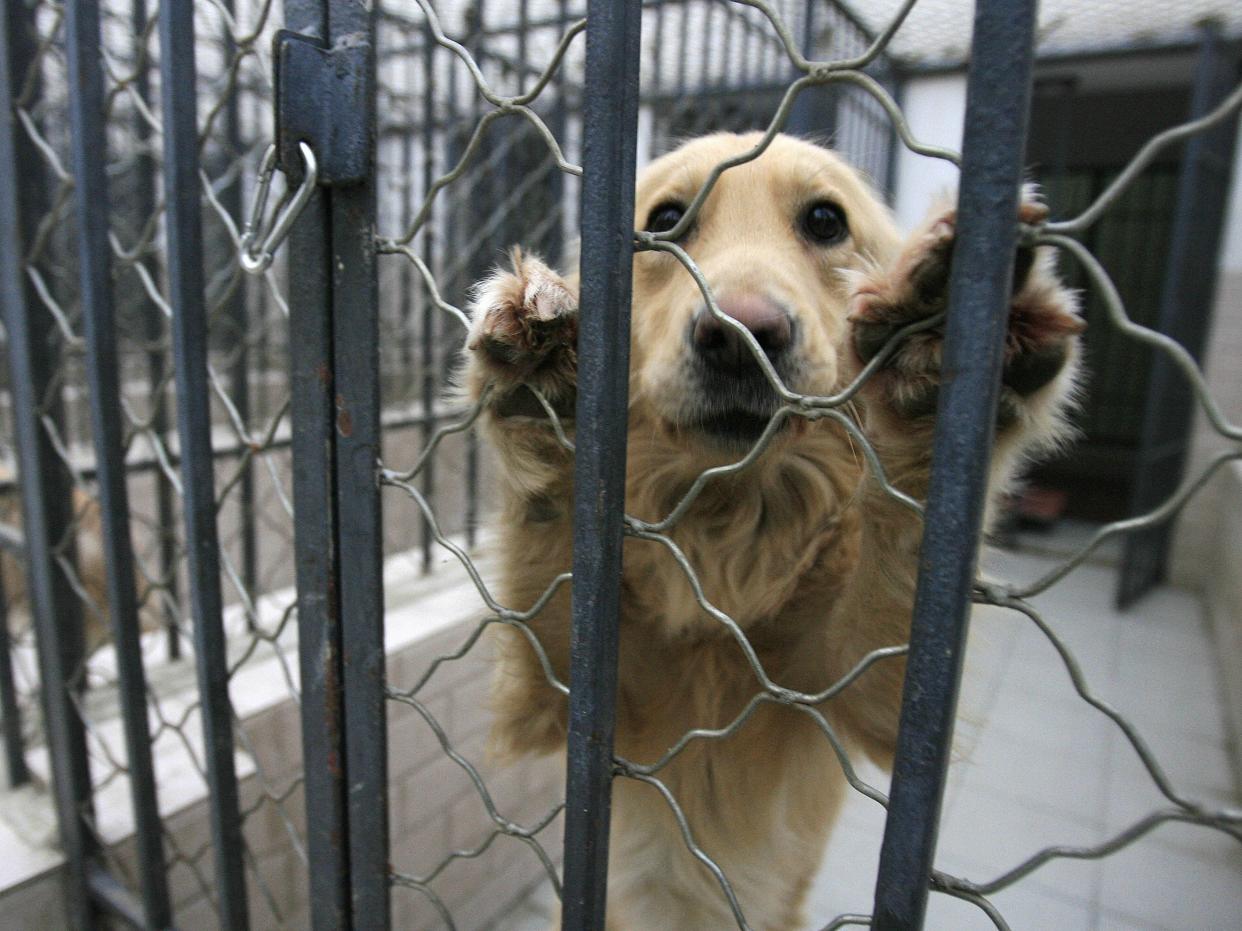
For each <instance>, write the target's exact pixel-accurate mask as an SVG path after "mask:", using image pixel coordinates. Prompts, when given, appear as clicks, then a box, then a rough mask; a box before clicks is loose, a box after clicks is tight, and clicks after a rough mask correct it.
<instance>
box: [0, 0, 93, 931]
mask: <svg viewBox="0 0 1242 931" xmlns="http://www.w3.org/2000/svg"><path fill="white" fill-rule="evenodd" d="M37 47H38V32H37V29H36V26H35V21H34V11H33V9H32V8H31V7H29V6H28V5H26V4H24V3H6V4H5V5H4V8H3V11H0V307H3V308H4V317H5V329H6V331H7V336H8V351H9V376H10V380H11V386H12V392H13V420H14V445H15V446H16V449H17V457H18V474H19V475H21V477H22V483H21V492H22V514H23V518H22V519H23V524H22V527H23V530H24V533H25V537H26V543H27V558H26V576H27V590H28V592H29V593H30V610H31V616H32V618H33V621H34V628H35V637H36V647H37V650H38V656H39V674H40V677H41V679H42V682H43V688H42V699H43V714H44V726H45V728H46V731H47V741H48V750H49V752H50V756H51V762H52V784H53V786H52V787H53V791H54V793H55V799H56V813H57V819H58V822H59V827H60V842H61V847H62V849H63V850H64V853H65V858H66V862H67V869H66V871H65V886H64V889H65V895H66V899H67V901H66V907H65V911H66V912H67V915H68V918H69V921H70V923H71V925H72V927H74V928H77V929H85V928H89V927H91V926H92V924H93V923H94V920H95V909H94V906H93V904H92V902H91V896H90V890H89V889H88V887H87V880H86V865H87V862H88V860H90V859H91V858H92V857H93V856H94V855H95V854H96V852H97V849H98V844H97V842H96V840H95V837H94V835H93V834H92V833H91V832H90V831H89V830H88V828H87V823H86V820H85V819H87V818H90V817H91V816H92V815H91V811H92V809H91V778H90V768H89V763H88V760H87V755H86V736H85V731H84V728H83V724H82V719H81V717H80V716H79V714H78V710H77V706H76V705H75V703H74V701H73V696H72V694H71V693H70V686H69V682H70V680H71V679H72V678H73V676H74V675H75V673H76V671H77V669H78V667H79V665H80V664H81V661H82V654H83V650H82V647H83V644H82V616H81V605H80V603H79V602H78V599H77V596H76V595H75V594H74V592H73V590H72V588H70V586H69V584H68V580H67V579H66V578H65V577H64V574H63V573H61V572H60V570H59V568H58V566H57V565H56V562H55V555H54V550H55V549H56V546H57V544H59V543H60V542H61V541H62V539H63V538H64V536H65V533H66V531H67V529H68V527H69V526H70V523H71V520H72V500H73V493H72V483H71V477H70V475H69V473H68V471H67V470H66V468H65V464H64V463H63V461H61V459H60V457H59V456H58V455H57V454H56V450H55V449H54V448H53V446H52V443H51V441H50V438H49V437H48V435H47V433H46V431H45V430H44V429H43V427H42V425H41V424H40V422H39V415H40V411H41V410H42V411H43V413H45V414H47V415H48V416H50V417H52V418H53V419H59V417H60V416H61V404H60V400H59V392H57V393H56V395H55V396H49V390H48V389H49V386H50V384H51V383H52V379H53V378H54V372H53V370H52V369H53V358H52V355H51V347H52V343H51V340H52V334H53V322H52V320H51V317H50V315H48V314H36V313H35V312H34V308H36V307H38V306H39V303H38V301H39V298H38V295H37V294H36V293H35V291H34V288H33V286H32V285H31V283H30V279H29V278H28V277H27V275H26V270H25V268H24V247H23V244H24V243H28V242H30V241H31V240H32V238H33V233H34V230H35V229H36V226H37V224H38V223H39V221H40V219H41V218H42V216H43V213H44V211H45V210H46V206H47V199H46V192H45V190H44V183H45V179H46V178H47V174H46V172H45V170H44V165H43V162H42V160H41V158H40V155H39V152H38V150H37V149H36V147H35V146H34V144H33V142H32V140H31V139H30V138H29V137H28V136H27V135H26V133H25V131H24V129H23V128H22V126H21V124H20V123H19V122H18V120H17V114H16V110H15V101H16V95H17V92H18V90H19V89H20V88H21V87H22V85H23V82H24V81H25V80H26V78H27V77H28V74H29V72H30V69H31V67H32V66H33V64H34V61H35V56H36V49H37ZM31 92H32V93H33V94H37V93H38V86H37V84H36V85H35V86H34V87H32V88H31Z"/></svg>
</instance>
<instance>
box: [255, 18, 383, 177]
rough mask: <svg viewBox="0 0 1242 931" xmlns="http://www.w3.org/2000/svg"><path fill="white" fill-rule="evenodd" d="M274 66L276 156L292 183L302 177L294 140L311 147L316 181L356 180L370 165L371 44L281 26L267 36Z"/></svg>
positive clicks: (366, 171) (300, 157)
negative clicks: (333, 40)
mask: <svg viewBox="0 0 1242 931" xmlns="http://www.w3.org/2000/svg"><path fill="white" fill-rule="evenodd" d="M272 46H273V49H272V50H273V60H274V61H275V63H276V65H275V70H276V158H277V164H278V165H279V166H280V170H281V171H283V172H284V173H285V176H286V177H287V178H288V179H289V180H290V182H291V183H293V184H298V183H300V182H301V180H302V173H303V164H304V162H303V159H302V155H301V153H300V151H299V150H298V143H299V142H305V143H307V144H308V145H310V147H311V148H312V149H313V150H314V153H315V158H316V159H317V160H318V163H319V183H320V184H327V185H333V186H344V185H349V184H358V183H360V182H361V181H363V180H365V179H366V177H367V173H368V171H369V170H370V166H371V158H370V154H371V146H372V135H373V132H372V123H371V107H370V106H369V103H370V101H369V99H368V98H369V96H370V93H371V89H372V88H371V74H372V62H371V55H372V48H371V45H370V43H369V42H366V41H357V42H350V41H347V40H346V41H341V42H338V43H337V44H336V45H335V46H334V47H332V48H325V47H324V45H323V43H322V42H320V41H319V40H318V39H313V38H311V37H309V36H304V35H300V34H299V33H296V32H290V31H288V30H286V29H282V30H281V31H280V32H278V33H276V36H275V37H274V38H273V40H272Z"/></svg>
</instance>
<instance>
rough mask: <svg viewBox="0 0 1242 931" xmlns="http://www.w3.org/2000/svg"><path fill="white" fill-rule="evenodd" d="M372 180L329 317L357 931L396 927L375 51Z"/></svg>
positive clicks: (349, 3)
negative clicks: (381, 474) (381, 470)
mask: <svg viewBox="0 0 1242 931" xmlns="http://www.w3.org/2000/svg"><path fill="white" fill-rule="evenodd" d="M328 41H329V44H335V43H337V42H345V41H348V42H350V43H352V44H354V45H355V46H358V45H366V46H367V47H369V48H370V49H371V51H372V53H373V52H374V49H375V15H374V10H373V8H372V6H371V4H369V3H366V2H363V0H330V2H329V3H328ZM361 77H362V81H363V87H364V91H365V92H364V94H363V95H362V97H361V99H362V100H364V101H366V104H365V106H366V112H365V114H363V116H364V119H363V123H364V125H365V127H366V133H365V137H364V138H361V139H358V140H355V141H356V143H357V144H358V145H360V146H364V147H365V148H364V150H363V151H364V154H365V158H366V161H367V164H368V165H369V166H370V170H369V171H368V172H366V177H365V180H363V181H362V182H361V183H359V184H355V185H351V186H348V187H345V186H337V187H335V188H334V189H333V190H332V201H331V210H332V305H333V306H332V317H333V320H332V324H333V340H332V341H333V352H334V354H335V359H334V362H335V377H336V383H335V392H336V494H337V500H338V501H339V502H341V504H340V507H339V508H338V513H337V547H338V559H339V565H340V599H341V600H340V605H341V625H342V638H343V644H344V653H343V657H342V672H343V683H344V689H345V744H346V763H345V770H346V773H347V774H348V781H347V783H346V785H347V786H348V796H347V799H346V804H347V811H348V819H349V845H350V846H349V872H350V898H351V901H350V907H351V910H352V923H353V925H352V926H353V928H355V929H358V931H367V929H380V931H386V929H387V928H388V927H389V926H390V922H391V915H390V907H389V906H390V899H389V877H390V870H389V866H388V857H389V845H388V739H387V737H388V734H387V728H386V719H387V708H386V701H385V694H384V688H385V674H384V584H383V527H382V520H381V518H382V512H381V509H380V494H379V481H378V478H377V474H376V470H377V468H378V462H379V454H380V380H379V371H380V369H379V293H378V292H379V288H378V281H377V279H376V267H375V209H376V196H375V170H374V169H375V123H376V120H375V85H376V76H375V56H374V54H372V55H371V56H370V57H369V58H368V59H367V62H366V69H365V74H364V75H362V76H361Z"/></svg>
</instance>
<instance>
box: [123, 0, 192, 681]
mask: <svg viewBox="0 0 1242 931" xmlns="http://www.w3.org/2000/svg"><path fill="white" fill-rule="evenodd" d="M130 26H131V31H132V33H133V35H134V41H135V43H138V42H141V41H142V37H143V36H145V35H146V31H147V27H148V20H147V4H146V0H133V5H132V7H131V9H130ZM134 59H135V61H136V62H139V63H140V64H139V66H138V68H137V72H136V74H135V76H134V90H135V91H136V92H137V94H138V96H139V98H140V99H141V100H142V101H143V102H144V103H147V104H150V102H151V81H150V78H149V76H148V73H147V71H148V66H147V62H148V59H147V55H146V53H145V50H143V49H137V50H136V51H135V54H134ZM133 131H134V138H135V139H136V140H137V147H136V148H137V151H136V152H135V155H134V174H135V175H136V177H137V183H136V184H135V192H136V193H135V204H134V209H135V212H136V214H137V215H138V216H139V217H149V216H151V215H152V214H153V213H155V200H156V195H155V186H156V178H155V159H154V157H153V156H152V154H151V152H150V150H149V148H148V146H149V143H150V139H151V126H150V124H149V123H148V122H147V119H146V117H145V116H144V115H143V114H142V112H141V111H138V112H135V114H134V124H133ZM140 261H141V262H142V264H143V265H144V266H145V267H146V269H147V273H148V274H149V275H150V276H151V279H152V280H153V281H159V280H160V277H161V276H160V270H159V268H158V267H157V265H158V262H157V260H156V258H155V256H154V255H147V256H144V257H143V258H142V259H140ZM140 293H141V295H142V297H141V298H140V299H141V300H142V304H143V318H144V323H145V336H146V339H147V341H148V343H149V344H150V346H151V348H150V349H149V350H148V352H147V383H148V384H149V385H150V395H151V431H152V432H153V433H154V434H155V435H156V436H158V437H160V438H161V439H166V438H167V436H168V393H167V391H165V387H166V386H165V379H166V378H167V376H168V363H167V358H166V350H165V349H164V347H163V346H162V345H161V341H162V339H163V335H164V318H163V313H162V312H161V311H160V308H159V307H158V306H157V305H156V303H155V301H152V300H149V299H148V298H147V297H146V292H145V290H142V291H141V292H140ZM155 473H156V474H155V479H154V482H155V522H156V527H157V531H156V534H157V539H158V543H159V578H160V579H162V580H165V581H166V582H167V584H168V592H167V597H166V598H165V600H164V604H163V614H164V627H165V630H166V631H167V633H168V658H169V659H170V660H177V659H180V658H181V631H180V628H179V627H178V624H179V623H180V620H181V612H180V611H179V610H178V605H177V604H176V602H175V599H176V597H177V565H178V560H177V531H176V526H175V523H174V522H175V520H176V515H175V513H174V510H173V486H172V482H170V481H169V480H168V476H166V475H165V474H164V473H163V471H162V470H161V469H156V470H155Z"/></svg>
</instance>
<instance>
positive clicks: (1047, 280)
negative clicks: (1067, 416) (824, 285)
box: [849, 200, 1083, 429]
mask: <svg viewBox="0 0 1242 931" xmlns="http://www.w3.org/2000/svg"><path fill="white" fill-rule="evenodd" d="M1046 218H1047V208H1046V207H1045V206H1044V205H1043V204H1040V203H1038V202H1036V201H1033V200H1024V201H1023V203H1022V204H1021V206H1020V207H1019V211H1018V219H1019V220H1021V221H1022V222H1023V223H1026V224H1029V225H1038V224H1040V223H1042V222H1043V221H1044V220H1045V219H1046ZM956 220H957V217H956V211H952V210H949V211H945V212H943V213H941V214H939V215H937V216H935V217H933V218H932V220H931V221H930V222H929V223H927V224H926V225H924V227H923V228H922V229H921V230H919V231H918V232H916V233H915V234H914V235H913V236H912V237H911V238H910V240H909V242H907V244H906V246H905V248H904V249H903V250H902V252H901V254H900V255H899V256H898V258H897V260H896V261H895V262H894V263H893V264H892V266H891V267H890V268H889V269H887V270H886V271H882V272H879V273H876V274H872V275H867V276H865V277H863V278H862V279H860V280H859V282H858V283H857V284H856V286H855V289H854V293H853V296H852V297H851V302H850V315H849V319H850V325H851V327H852V332H851V342H852V345H853V350H854V352H855V353H856V355H857V357H858V361H859V362H860V363H862V364H865V363H867V362H869V361H870V360H871V359H872V358H873V357H875V356H876V355H877V354H878V353H880V352H881V350H883V349H884V347H885V346H886V345H887V344H888V342H889V341H890V339H891V338H892V337H893V335H894V334H895V333H897V331H899V330H901V329H902V328H903V327H906V326H909V325H910V324H913V323H915V322H917V321H919V320H923V319H927V318H930V317H932V316H935V315H937V314H940V313H942V312H943V311H944V310H945V309H946V308H947V306H948V290H949V262H950V259H951V257H952V254H953V245H954V242H955V241H956V238H957V226H956ZM1047 252H1048V250H1035V249H1033V248H1029V247H1023V248H1021V249H1019V251H1018V255H1017V260H1016V263H1015V267H1014V289H1013V298H1012V300H1011V304H1010V311H1009V334H1008V338H1007V340H1006V343H1005V365H1004V374H1003V378H1002V387H1001V397H1000V406H999V413H998V415H997V422H998V426H999V427H1001V428H1002V429H1005V428H1008V427H1011V426H1013V425H1015V424H1017V423H1019V422H1020V421H1022V420H1023V418H1024V417H1025V416H1028V415H1033V414H1036V413H1038V412H1039V411H1041V410H1043V409H1046V408H1048V407H1049V406H1050V405H1051V406H1052V407H1055V406H1056V405H1057V404H1058V403H1059V402H1060V401H1061V400H1062V399H1063V396H1064V394H1065V393H1066V392H1067V391H1068V387H1069V385H1068V379H1062V380H1060V381H1059V382H1058V380H1057V376H1058V375H1060V374H1061V373H1062V371H1064V370H1065V367H1066V366H1067V364H1069V363H1070V360H1071V358H1072V357H1073V355H1074V352H1073V350H1074V346H1073V344H1074V336H1075V335H1076V334H1077V333H1079V332H1080V331H1081V330H1082V327H1083V323H1082V320H1081V319H1080V318H1079V317H1078V316H1077V314H1076V313H1075V309H1076V301H1075V298H1074V295H1073V294H1072V293H1071V292H1070V291H1068V290H1067V289H1066V288H1065V287H1064V286H1063V285H1062V284H1061V282H1060V281H1059V280H1058V279H1057V277H1056V274H1055V271H1054V269H1053V266H1052V260H1051V256H1050V255H1049V254H1047ZM943 339H944V328H943V325H940V324H938V325H936V326H933V327H932V328H931V329H928V330H925V331H922V332H918V333H914V334H911V335H909V336H907V337H906V338H905V339H904V340H903V341H902V342H901V344H900V345H899V346H897V347H896V348H895V351H894V352H893V353H892V354H891V355H890V356H889V357H888V358H887V359H886V360H885V362H884V364H883V366H882V367H881V370H880V371H879V372H877V373H876V377H875V378H874V380H873V384H870V385H868V386H867V387H866V388H865V389H864V390H865V391H866V393H867V395H868V397H870V398H872V399H874V400H877V401H879V402H880V404H881V405H882V406H883V407H884V408H885V409H886V410H888V411H890V412H891V413H892V414H894V415H896V417H897V418H898V419H900V420H902V421H905V422H907V423H909V422H911V421H921V420H924V419H929V418H930V416H931V415H932V414H934V413H935V410H936V402H937V399H938V394H939V390H940V362H941V346H942V342H943ZM1054 382H1056V383H1057V386H1059V387H1057V386H1054ZM1045 389H1048V390H1045Z"/></svg>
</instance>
